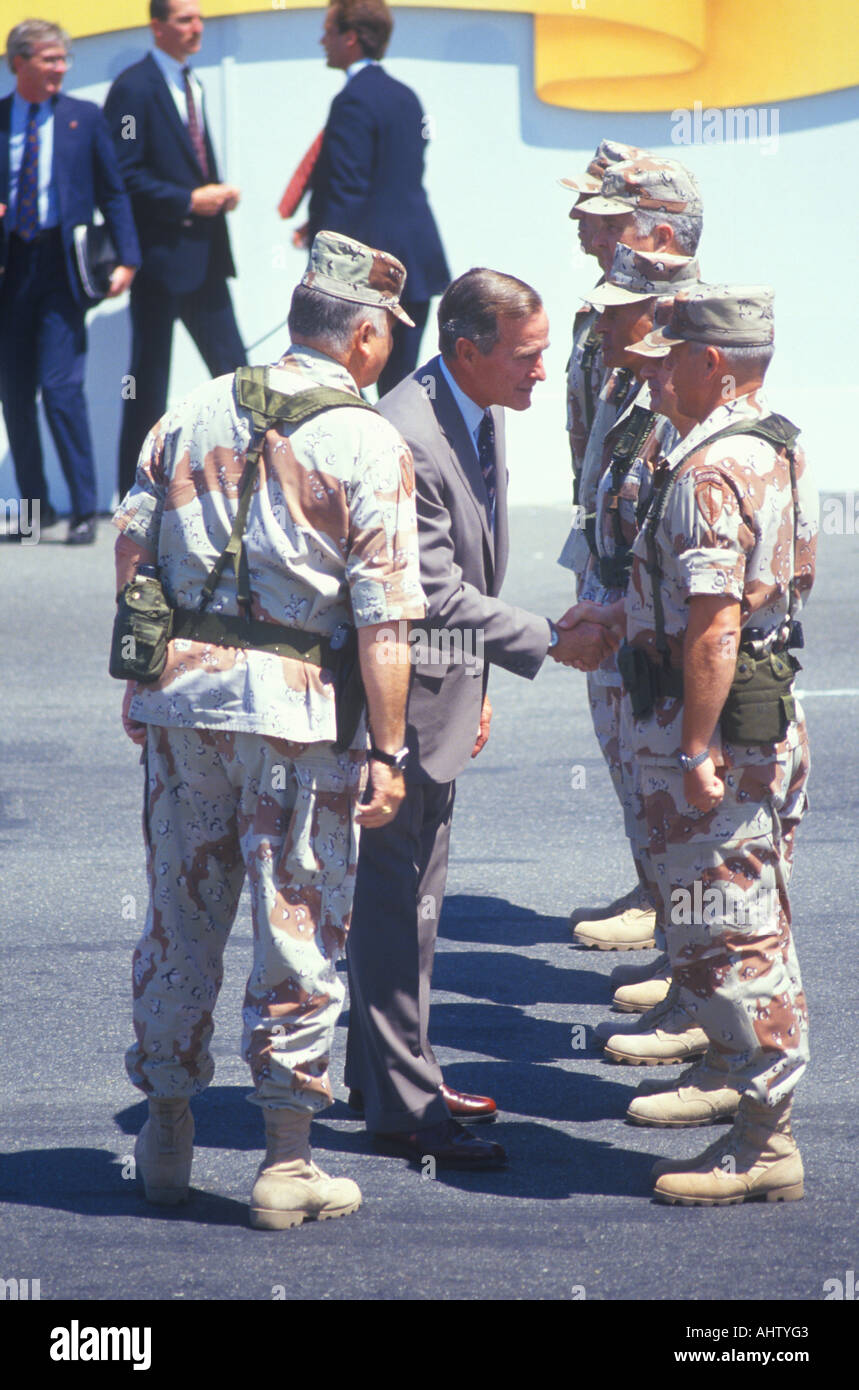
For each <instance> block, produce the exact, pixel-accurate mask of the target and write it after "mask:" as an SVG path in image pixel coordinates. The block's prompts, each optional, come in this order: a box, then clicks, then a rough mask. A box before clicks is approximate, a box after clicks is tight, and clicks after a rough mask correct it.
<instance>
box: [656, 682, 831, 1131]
mask: <svg viewBox="0 0 859 1390" xmlns="http://www.w3.org/2000/svg"><path fill="white" fill-rule="evenodd" d="M668 703H674V702H668ZM648 722H649V721H648ZM636 724H637V725H639V727H640V723H639V721H636ZM778 750H779V751H778V756H775V757H771V758H765V757H763V756H762V755H761V751H760V750H758V749H755V750H747V749H744V748H739V747H733V746H732V745H730V744H728V743H725V744H724V745H723V753H722V757H723V760H724V763H725V768H724V769H722V768H719V769H718V771H719V775H720V776H722V777H723V778H724V782H725V795H724V798H723V799H722V801H721V802H720V803H719V805H718V806H717V807H716V808H715V809H714V810H713V811H711V812H708V813H706V814H704V813H702V812H699V811H696V810H695V809H694V808H693V807H691V806H690V805H689V803H688V802H687V800H686V798H685V796H684V794H683V772H682V770H681V769H680V768H679V767H678V766H677V765H676V762H674V760H670V759H667V758H666V759H663V760H656V759H653V760H651V761H642V760H639V761H638V762H637V769H636V777H637V782H638V787H639V792H640V796H641V805H642V809H643V814H644V817H645V820H646V823H647V827H648V837H649V838H648V847H647V853H646V856H645V863H646V866H647V870H648V879H649V883H650V887H651V890H652V891H653V892H655V894H656V902H657V914H658V916H659V918H660V920H661V921H662V922H663V923H664V929H665V936H666V941H667V947H668V954H669V956H670V959H671V965H672V974H673V976H674V979H675V981H676V983H677V985H678V986H679V989H680V1003H681V1005H682V1006H683V1008H684V1009H685V1010H686V1011H687V1012H688V1013H689V1014H690V1016H691V1017H692V1018H693V1019H694V1021H695V1023H696V1024H698V1025H699V1026H700V1027H701V1028H703V1029H704V1031H705V1033H706V1034H707V1037H708V1038H709V1040H710V1044H711V1046H712V1047H713V1048H714V1049H715V1050H716V1051H717V1052H718V1053H719V1054H720V1055H721V1057H722V1059H723V1061H724V1063H725V1065H726V1067H727V1068H728V1070H729V1071H730V1073H731V1076H732V1079H733V1080H734V1081H735V1082H736V1083H737V1085H738V1086H739V1088H740V1089H741V1090H744V1091H746V1092H747V1093H748V1094H749V1095H750V1096H751V1097H752V1098H753V1099H754V1100H756V1101H759V1102H760V1103H762V1104H769V1105H777V1104H778V1103H779V1101H781V1100H784V1099H785V1097H786V1096H787V1095H789V1094H790V1092H791V1091H792V1090H793V1088H794V1087H795V1086H796V1083H797V1082H798V1080H799V1078H800V1076H801V1075H802V1073H803V1071H804V1070H805V1066H806V1064H807V1061H808V1010H807V1006H806V1002H805V995H804V993H803V989H802V979H801V976H800V971H799V963H798V961H797V958H796V951H795V948H794V944H793V936H792V933H791V916H790V900H789V896H788V886H789V882H790V874H791V867H792V863H793V850H794V837H795V832H796V827H797V825H798V824H799V822H800V820H801V818H802V816H803V814H804V812H805V810H806V807H807V796H806V790H805V788H806V782H807V779H808V770H809V756H808V738H807V734H806V730H805V725H804V723H800V724H791V725H789V726H788V733H787V738H786V740H785V741H784V742H783V743H782V744H780V745H778Z"/></svg>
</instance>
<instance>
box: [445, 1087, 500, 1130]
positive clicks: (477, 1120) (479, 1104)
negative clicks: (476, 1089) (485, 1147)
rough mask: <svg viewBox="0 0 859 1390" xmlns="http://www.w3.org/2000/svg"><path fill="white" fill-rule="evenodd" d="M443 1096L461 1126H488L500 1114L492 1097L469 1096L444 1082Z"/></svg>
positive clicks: (451, 1113)
mask: <svg viewBox="0 0 859 1390" xmlns="http://www.w3.org/2000/svg"><path fill="white" fill-rule="evenodd" d="M441 1096H442V1100H443V1101H444V1103H445V1105H446V1106H447V1108H448V1111H449V1113H450V1115H451V1116H452V1117H453V1119H454V1120H459V1122H460V1124H468V1123H469V1122H470V1123H471V1124H488V1122H489V1121H490V1120H494V1119H495V1116H496V1114H497V1113H498V1106H497V1105H496V1104H495V1101H494V1100H493V1099H492V1097H491V1096H469V1095H466V1094H465V1093H464V1092H463V1091H455V1090H454V1089H453V1087H452V1086H448V1085H447V1084H446V1083H445V1082H442V1086H441Z"/></svg>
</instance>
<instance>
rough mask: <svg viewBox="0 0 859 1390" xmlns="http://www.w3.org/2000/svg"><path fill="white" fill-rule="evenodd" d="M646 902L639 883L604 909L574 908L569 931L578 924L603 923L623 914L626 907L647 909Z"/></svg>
mask: <svg viewBox="0 0 859 1390" xmlns="http://www.w3.org/2000/svg"><path fill="white" fill-rule="evenodd" d="M649 906H650V904H649V903H648V902H646V900H645V898H644V893H643V890H642V887H641V884H640V883H637V884H636V885H635V887H634V888H630V890H629V892H628V893H623V894H621V896H620V897H619V898H615V900H614V902H611V903H606V905H605V907H576V908H574V909H573V911H572V912H571V913H570V930H571V931H572V930H573V929H574V928H575V927H577V926H578V925H579V922H603V921H605V919H606V918H607V917H616V916H617V914H618V913H619V912H625V911H626V909H627V908H628V907H649Z"/></svg>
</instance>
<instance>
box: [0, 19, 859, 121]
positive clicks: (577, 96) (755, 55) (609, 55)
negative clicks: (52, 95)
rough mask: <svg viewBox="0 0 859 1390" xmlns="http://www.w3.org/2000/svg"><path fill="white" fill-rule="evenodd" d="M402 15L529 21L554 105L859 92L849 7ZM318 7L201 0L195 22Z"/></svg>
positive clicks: (661, 105) (89, 24)
mask: <svg viewBox="0 0 859 1390" xmlns="http://www.w3.org/2000/svg"><path fill="white" fill-rule="evenodd" d="M406 6H413V7H418V8H424V9H426V8H433V9H450V10H459V11H463V10H465V11H468V10H477V11H485V10H493V11H496V12H498V11H500V12H502V13H519V14H533V15H534V85H535V89H536V92H537V95H538V96H539V97H540V98H541V99H542V100H543V101H545V102H549V103H551V104H552V105H555V106H571V107H577V108H579V109H583V110H587V111H674V110H677V109H680V108H692V107H693V106H694V105H695V103H696V102H698V103H701V104H702V105H703V106H705V107H706V106H717V107H719V106H721V107H724V106H736V105H738V104H745V105H748V104H750V103H760V102H776V101H787V100H789V99H791V98H793V97H803V96H811V95H814V94H816V93H819V92H829V91H834V90H836V89H838V88H841V87H849V86H851V85H852V84H854V83H856V82H859V23H857V12H856V0H813V3H811V4H809V0H530V2H529V0H488V3H483V2H482V0H440V2H439V3H437V4H435V5H428V4H427V3H426V0H399V3H398V4H397V5H396V6H395V10H396V9H401V8H405V7H406ZM325 8H326V7H325V4H322V3H320V4H318V5H307V4H306V0H267V3H262V2H261V0H204V4H203V13H204V16H205V17H206V18H208V19H214V18H217V17H218V16H221V15H232V14H253V13H269V14H272V13H273V14H274V15H277V14H278V13H282V12H286V11H289V10H294V9H318V10H320V11H322V10H324V9H325ZM45 9H46V10H49V11H50V14H51V18H52V19H55V20H56V21H57V22H59V23H60V24H63V25H64V26H65V27H66V28H67V29H68V30H69V33H70V34H71V35H72V36H73V37H74V38H83V37H85V36H88V35H91V34H102V33H110V32H112V31H115V30H120V29H134V28H141V27H143V26H145V25H146V23H147V19H146V15H147V13H148V6H147V4H146V0H85V4H83V5H82V3H81V0H58V3H53V0H52V3H51V4H50V5H47V6H45ZM20 18H21V4H20V0H0V33H2V34H4V35H5V34H6V33H8V31H9V29H11V28H12V26H13V24H16V23H17V22H18V21H19V20H20ZM475 56H479V55H475ZM463 57H464V58H466V59H467V57H468V55H467V54H463Z"/></svg>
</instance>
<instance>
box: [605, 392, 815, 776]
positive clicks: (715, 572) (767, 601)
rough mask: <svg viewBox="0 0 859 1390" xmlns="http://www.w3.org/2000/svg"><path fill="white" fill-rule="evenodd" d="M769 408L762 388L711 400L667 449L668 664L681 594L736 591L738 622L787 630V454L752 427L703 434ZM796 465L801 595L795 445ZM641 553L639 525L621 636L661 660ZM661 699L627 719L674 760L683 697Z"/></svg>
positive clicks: (802, 535)
mask: <svg viewBox="0 0 859 1390" xmlns="http://www.w3.org/2000/svg"><path fill="white" fill-rule="evenodd" d="M770 413H771V412H770V407H769V405H768V404H767V401H766V398H765V396H764V393H763V392H762V391H755V392H752V393H751V394H750V395H747V396H741V397H739V398H738V399H737V400H734V401H729V402H727V403H726V404H724V405H720V406H717V408H716V409H715V410H714V411H712V413H711V414H710V415H709V416H708V417H707V419H706V420H703V421H702V422H701V423H700V424H698V425H696V426H695V427H694V429H692V430H691V431H690V433H689V434H688V435H687V436H686V437H685V438H684V439H682V440H681V441H680V442H679V444H678V445H677V447H676V448H675V449H674V450H673V451H672V452H671V454H669V456H668V458H667V459H666V467H667V468H668V469H669V470H673V469H680V470H681V471H680V473H679V475H678V477H677V479H676V481H675V482H674V484H673V486H672V488H671V492H670V494H669V496H668V500H667V504H666V506H665V510H664V512H663V515H662V517H661V519H660V521H659V523H658V525H657V527H656V532H655V541H656V547H657V552H658V556H659V563H660V566H661V569H662V579H661V582H660V587H661V592H662V605H663V610H664V615H665V633H666V639H667V642H668V646H669V649H670V654H671V664H672V666H675V667H677V668H679V669H682V666H683V643H684V636H685V632H686V625H687V621H688V612H689V610H688V601H689V599H690V598H693V597H694V596H695V595H697V594H716V595H725V596H728V597H731V598H734V599H736V600H737V601H738V602H739V603H740V604H741V619H740V621H741V624H742V626H743V627H746V626H750V627H754V628H759V629H762V631H763V632H764V634H766V640H767V641H768V642H769V643H770V644H774V643H775V641H776V639H777V637H778V634H779V632H780V631H783V630H784V627H785V623H786V618H787V612H788V588H789V584H790V580H791V577H792V575H793V565H794V547H793V533H794V514H793V513H794V508H793V498H792V493H791V483H790V473H789V469H788V466H787V462H786V461H784V460H783V459H781V458H779V457H778V456H777V455H776V453H775V451H774V449H773V447H772V445H770V444H768V443H767V442H766V441H765V440H762V439H757V438H755V436H753V435H739V436H735V437H734V438H730V439H724V440H718V441H717V442H716V443H714V444H712V445H708V443H707V440H708V439H709V438H711V437H712V436H713V435H715V434H717V433H718V432H719V431H721V430H723V429H726V428H728V427H729V426H730V425H735V424H738V423H740V422H741V421H754V420H763V419H765V418H766V417H767V416H768V415H769V414H770ZM796 475H797V496H798V526H797V539H796V572H797V576H798V580H799V592H800V603H801V599H802V597H803V596H805V595H807V594H808V591H809V590H810V589H811V586H812V583H813V581H814V557H815V549H816V538H817V505H818V504H817V493H816V491H815V489H814V487H813V485H812V483H811V481H810V478H809V474H808V470H807V468H806V463H805V456H804V454H803V452H802V450H801V449H799V450H797V454H796ZM646 563H647V549H646V544H645V535H644V528H642V531H641V532H640V533H639V535H638V538H637V540H636V542H635V545H634V547H633V568H632V575H631V578H630V584H629V588H628V590H627V596H626V617H627V640H628V641H629V643H630V644H631V645H632V646H634V647H640V648H642V649H643V650H644V651H646V652H647V654H648V656H649V657H650V659H651V660H653V661H657V662H658V660H659V657H658V652H657V648H656V622H655V617H654V607H653V588H652V585H651V580H650V576H649V575H648V574H647V571H646V568H645V566H646ZM797 611H798V609H797ZM659 704H660V707H662V708H658V709H657V711H656V712H655V713H654V715H653V716H651V717H649V718H647V719H644V720H634V721H633V722H634V725H635V729H636V736H635V747H636V752H637V754H638V756H639V757H644V758H646V759H647V760H648V761H650V760H653V759H656V760H661V759H663V758H664V759H667V760H669V761H671V762H672V763H674V762H675V760H676V755H677V753H678V752H679V750H680V736H681V728H682V708H683V705H682V701H679V700H671V699H668V700H664V701H660V702H659ZM797 717H798V719H800V718H801V715H800V714H799V713H798V716H797ZM718 739H719V731H718V728H717V730H716V733H715V735H714V741H713V744H712V746H713V747H714V749H716V750H718V747H719V744H718ZM771 757H772V745H766V744H764V745H757V746H756V748H755V750H744V753H743V758H744V760H751V761H756V760H758V759H763V760H764V761H767V760H769V759H771ZM717 761H718V759H717Z"/></svg>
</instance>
